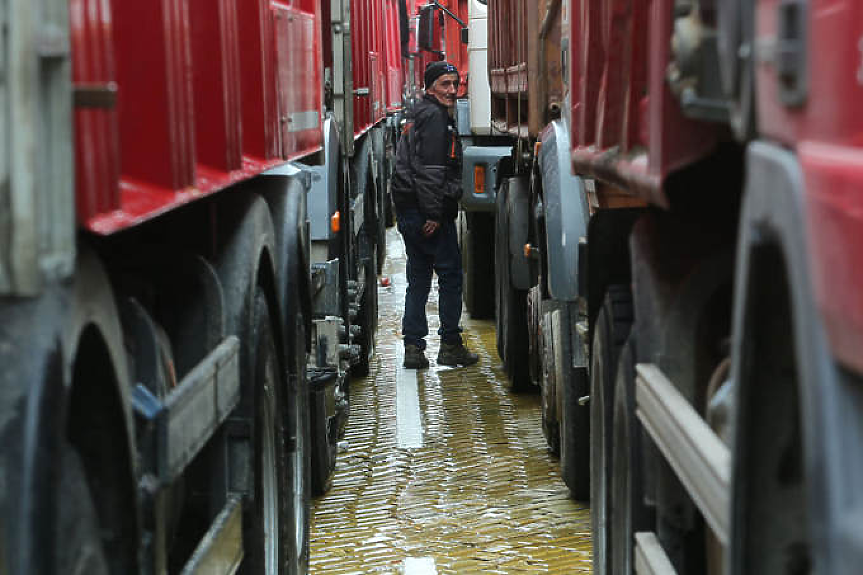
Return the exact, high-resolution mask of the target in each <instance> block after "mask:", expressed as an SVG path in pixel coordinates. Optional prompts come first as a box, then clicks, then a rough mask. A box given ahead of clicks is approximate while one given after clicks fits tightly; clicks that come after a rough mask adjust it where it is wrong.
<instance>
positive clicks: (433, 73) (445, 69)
mask: <svg viewBox="0 0 863 575" xmlns="http://www.w3.org/2000/svg"><path fill="white" fill-rule="evenodd" d="M444 74H458V68H456V67H455V66H453V65H452V64H450V63H449V62H444V61H443V60H438V61H437V62H429V63H428V65H427V66H426V71H425V75H424V77H423V80H424V81H425V87H426V90H428V89H429V88H431V85H432V84H434V83H435V80H437V79H438V78H440V77H441V76H443V75H444Z"/></svg>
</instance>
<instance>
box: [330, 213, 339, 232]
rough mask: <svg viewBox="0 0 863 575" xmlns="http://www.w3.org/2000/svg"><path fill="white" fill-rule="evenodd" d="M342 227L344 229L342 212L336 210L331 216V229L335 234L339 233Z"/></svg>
mask: <svg viewBox="0 0 863 575" xmlns="http://www.w3.org/2000/svg"><path fill="white" fill-rule="evenodd" d="M341 229H342V214H341V213H339V212H336V213H334V214H333V216H332V217H331V218H330V230H331V231H332V232H333V233H334V234H337V233H339V232H340V231H341Z"/></svg>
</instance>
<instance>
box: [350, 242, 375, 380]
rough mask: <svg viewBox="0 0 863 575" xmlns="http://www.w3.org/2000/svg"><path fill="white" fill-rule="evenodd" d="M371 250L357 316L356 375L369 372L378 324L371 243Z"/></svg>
mask: <svg viewBox="0 0 863 575" xmlns="http://www.w3.org/2000/svg"><path fill="white" fill-rule="evenodd" d="M370 245H371V242H370ZM371 250H372V253H371V254H370V255H369V256H368V258H367V259H366V264H365V266H366V280H365V282H366V285H365V287H364V289H363V295H362V297H361V299H360V312H359V315H358V316H357V319H358V321H359V324H360V327H361V328H362V334H361V335H360V360H359V362H358V363H357V364H356V365H354V366H353V369H352V370H351V372H352V374H353V375H354V376H356V377H365V376H367V375H368V374H369V367H370V362H371V359H372V355H374V353H375V334H376V332H377V326H378V284H377V274H376V273H375V272H376V269H377V260H376V256H375V248H374V246H373V245H372V246H371Z"/></svg>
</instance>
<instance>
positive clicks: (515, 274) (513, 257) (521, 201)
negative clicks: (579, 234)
mask: <svg viewBox="0 0 863 575" xmlns="http://www.w3.org/2000/svg"><path fill="white" fill-rule="evenodd" d="M506 210H507V228H508V229H507V244H508V245H509V274H510V276H509V277H510V278H511V281H512V287H514V288H516V289H520V290H528V289H530V288H531V287H532V286H533V284H534V283H535V282H534V281H533V274H532V273H531V267H530V260H528V259H527V258H526V257H525V255H524V245H525V244H526V243H527V241H528V232H529V230H530V218H531V211H530V191H529V184H528V181H527V178H525V177H520V176H516V177H512V178H509V190H508V192H507V195H506Z"/></svg>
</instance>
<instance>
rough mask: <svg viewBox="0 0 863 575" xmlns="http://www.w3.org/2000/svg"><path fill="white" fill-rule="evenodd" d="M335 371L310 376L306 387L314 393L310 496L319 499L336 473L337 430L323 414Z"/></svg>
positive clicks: (336, 425)
mask: <svg viewBox="0 0 863 575" xmlns="http://www.w3.org/2000/svg"><path fill="white" fill-rule="evenodd" d="M337 377H338V374H337V373H336V372H335V371H323V372H313V375H312V377H311V379H310V380H309V383H310V385H311V386H312V388H313V389H315V390H318V391H316V392H315V393H313V394H312V396H311V406H312V408H311V414H312V415H311V429H312V434H311V443H312V496H313V497H319V496H321V495H323V494H325V493H326V492H327V491H329V490H330V487H332V484H333V472H334V471H335V469H336V450H337V445H338V433H339V428H338V424H337V421H336V420H337V418H336V417H333V418H332V419H330V415H329V413H328V412H327V402H328V399H327V394H328V391H327V390H328V388H329V387H330V386H335V385H336V384H335V383H333V380H334V379H336V378H337Z"/></svg>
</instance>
